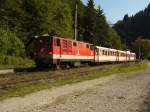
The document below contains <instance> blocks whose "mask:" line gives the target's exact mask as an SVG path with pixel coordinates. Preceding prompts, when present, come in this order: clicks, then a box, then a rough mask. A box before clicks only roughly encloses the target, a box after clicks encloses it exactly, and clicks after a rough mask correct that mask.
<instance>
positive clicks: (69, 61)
mask: <svg viewBox="0 0 150 112" xmlns="http://www.w3.org/2000/svg"><path fill="white" fill-rule="evenodd" d="M35 45H36V46H35V50H34V51H35V58H36V63H37V65H39V66H56V67H60V66H62V65H63V66H78V65H80V64H99V63H104V62H129V61H135V60H136V54H135V53H132V52H130V51H121V50H117V49H111V48H106V47H100V46H95V45H93V44H90V43H86V42H82V41H76V40H71V39H66V38H63V37H57V36H49V35H43V36H40V37H38V38H37V39H36V40H35Z"/></svg>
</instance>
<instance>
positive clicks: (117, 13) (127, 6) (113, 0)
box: [82, 0, 150, 24]
mask: <svg viewBox="0 0 150 112" xmlns="http://www.w3.org/2000/svg"><path fill="white" fill-rule="evenodd" d="M82 1H83V2H84V4H86V3H87V1H88V0H82ZM94 1H95V5H96V6H98V5H100V6H101V8H102V9H103V11H104V13H105V16H106V18H107V21H108V22H110V23H112V24H114V23H116V22H117V21H118V20H121V19H123V17H124V15H125V14H128V15H129V16H131V15H134V14H136V13H137V12H138V11H140V10H143V9H144V8H145V7H147V6H148V4H149V3H150V0H94Z"/></svg>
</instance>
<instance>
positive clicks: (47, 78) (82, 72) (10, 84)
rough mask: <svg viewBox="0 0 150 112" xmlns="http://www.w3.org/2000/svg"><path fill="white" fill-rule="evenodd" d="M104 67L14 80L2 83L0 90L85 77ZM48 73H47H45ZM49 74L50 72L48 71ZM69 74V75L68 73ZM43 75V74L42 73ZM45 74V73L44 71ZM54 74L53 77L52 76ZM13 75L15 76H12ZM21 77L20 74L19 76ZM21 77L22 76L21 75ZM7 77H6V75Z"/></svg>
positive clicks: (55, 72)
mask: <svg viewBox="0 0 150 112" xmlns="http://www.w3.org/2000/svg"><path fill="white" fill-rule="evenodd" d="M103 67H104V66H96V67H81V68H75V69H74V68H73V69H69V70H59V72H57V71H49V72H51V73H48V74H49V75H46V76H44V75H43V77H40V78H39V77H36V78H33V79H32V78H31V79H21V80H19V81H16V80H14V79H12V80H8V81H4V82H3V81H2V82H1V81H0V89H2V88H6V87H13V86H16V85H19V84H33V83H37V82H40V81H43V80H44V81H50V80H56V79H59V80H61V79H64V76H65V78H66V77H67V76H70V75H71V76H73V75H74V76H81V75H82V76H84V75H87V73H89V72H92V71H93V70H99V69H102V68H103ZM45 72H46V71H45ZM47 72H48V71H47ZM67 72H69V73H67ZM21 73H22V74H25V73H26V74H27V75H28V74H29V75H32V74H36V73H39V72H21ZM41 73H42V72H41ZM43 73H44V71H43ZM52 74H53V75H52ZM12 75H13V74H12ZM18 75H19V74H18ZM20 75H21V74H20ZM4 76H5V75H4ZM20 78H21V76H20Z"/></svg>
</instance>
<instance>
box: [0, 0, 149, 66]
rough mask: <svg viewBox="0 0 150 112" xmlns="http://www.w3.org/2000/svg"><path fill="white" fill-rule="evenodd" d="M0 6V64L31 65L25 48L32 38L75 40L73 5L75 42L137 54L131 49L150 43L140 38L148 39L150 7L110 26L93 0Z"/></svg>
mask: <svg viewBox="0 0 150 112" xmlns="http://www.w3.org/2000/svg"><path fill="white" fill-rule="evenodd" d="M0 3H1V4H0V15H1V16H0V64H16V61H17V63H18V64H20V62H21V64H22V65H23V64H26V62H24V59H26V60H28V61H27V64H28V63H33V62H32V60H31V57H30V55H28V50H27V49H26V44H27V43H28V41H29V40H30V39H31V38H32V37H33V36H36V35H38V36H39V35H43V34H52V35H57V36H60V37H65V38H71V39H74V18H75V4H76V3H77V4H78V26H77V29H78V30H77V32H78V33H77V40H80V41H85V42H89V43H93V44H95V45H99V46H104V47H110V48H116V49H124V50H126V49H127V48H128V49H131V48H132V50H133V51H137V49H134V48H137V47H131V46H137V45H140V46H142V45H141V44H142V43H143V42H145V41H146V42H147V41H149V40H142V39H149V38H150V33H149V30H150V28H149V27H150V22H149V19H150V5H149V6H148V7H147V8H146V9H145V10H144V11H140V12H139V13H137V14H136V15H134V16H131V17H129V16H128V15H125V17H124V19H123V20H121V21H118V22H117V23H116V24H115V25H114V26H113V27H111V26H110V25H109V24H108V23H107V21H106V17H105V14H104V12H103V10H102V8H101V6H98V7H97V6H95V3H94V0H88V3H87V4H86V5H85V4H83V2H82V1H81V0H0ZM137 39H138V40H137ZM135 40H136V41H135ZM147 47H148V48H149V46H147ZM141 48H142V47H141ZM147 55H148V54H147ZM147 57H148V56H147ZM18 58H19V59H20V61H18Z"/></svg>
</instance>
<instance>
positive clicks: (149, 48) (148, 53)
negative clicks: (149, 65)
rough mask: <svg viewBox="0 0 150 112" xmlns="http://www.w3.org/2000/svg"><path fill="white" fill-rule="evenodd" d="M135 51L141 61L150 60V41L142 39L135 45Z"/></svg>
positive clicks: (136, 41)
mask: <svg viewBox="0 0 150 112" xmlns="http://www.w3.org/2000/svg"><path fill="white" fill-rule="evenodd" d="M133 46H134V47H133V49H134V51H135V52H136V54H137V56H138V57H139V58H141V59H146V58H150V40H149V39H142V38H141V37H140V38H138V39H137V40H135V42H134V43H133Z"/></svg>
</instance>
